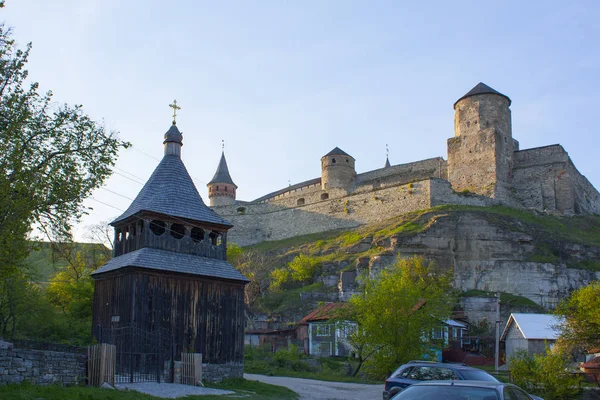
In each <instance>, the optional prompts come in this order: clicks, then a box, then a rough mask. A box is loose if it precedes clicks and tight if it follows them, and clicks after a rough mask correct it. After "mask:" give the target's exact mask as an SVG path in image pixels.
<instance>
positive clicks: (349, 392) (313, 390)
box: [244, 374, 383, 400]
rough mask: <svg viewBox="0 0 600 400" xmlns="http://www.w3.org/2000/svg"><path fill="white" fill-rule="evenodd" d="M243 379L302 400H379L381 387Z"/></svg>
mask: <svg viewBox="0 0 600 400" xmlns="http://www.w3.org/2000/svg"><path fill="white" fill-rule="evenodd" d="M244 378H246V379H249V380H253V381H260V382H264V383H269V384H271V385H279V386H285V387H287V388H289V389H292V390H293V391H294V392H296V393H298V394H299V395H300V399H302V400H381V393H382V392H383V385H365V384H361V383H346V382H325V381H316V380H313V379H300V378H287V377H284V376H265V375H255V374H244Z"/></svg>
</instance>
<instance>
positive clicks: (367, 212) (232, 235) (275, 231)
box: [214, 180, 431, 246]
mask: <svg viewBox="0 0 600 400" xmlns="http://www.w3.org/2000/svg"><path fill="white" fill-rule="evenodd" d="M326 193H327V195H328V196H329V198H328V199H325V200H321V198H320V196H321V194H323V193H321V191H319V192H318V193H313V195H314V196H316V195H319V200H315V202H312V201H309V199H310V200H312V198H310V197H308V196H307V195H306V193H298V194H297V195H295V196H293V195H292V194H290V195H288V196H287V197H286V196H283V197H282V198H281V199H280V200H278V201H277V202H269V203H261V204H245V205H243V206H227V207H215V208H214V210H215V211H216V212H217V213H219V214H220V215H221V216H223V217H224V218H226V219H227V220H228V221H230V222H231V223H232V224H233V225H234V227H233V228H232V229H231V230H230V231H229V233H228V238H229V242H230V243H231V242H232V243H236V244H238V245H240V246H247V245H250V244H254V243H259V242H262V241H264V240H280V239H286V238H289V237H294V236H298V235H305V234H310V233H317V232H324V231H329V230H334V229H344V228H354V227H357V226H359V225H363V224H369V223H373V222H379V221H383V220H386V219H388V218H391V217H393V216H396V215H401V214H404V213H407V212H410V211H415V210H420V209H425V208H429V207H431V200H430V199H431V195H430V181H429V180H425V181H419V182H412V183H408V184H406V185H398V186H392V187H386V188H381V189H370V190H368V191H364V192H355V193H351V194H347V192H346V191H345V190H343V189H332V190H328V191H326ZM301 196H302V197H301ZM299 198H305V201H306V203H305V204H304V205H295V204H297V200H298V199H299ZM240 207H243V211H241V210H240Z"/></svg>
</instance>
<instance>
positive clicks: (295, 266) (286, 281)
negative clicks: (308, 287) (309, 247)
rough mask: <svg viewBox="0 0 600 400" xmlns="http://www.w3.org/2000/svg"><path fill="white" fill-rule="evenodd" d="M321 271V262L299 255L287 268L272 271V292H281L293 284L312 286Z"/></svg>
mask: <svg viewBox="0 0 600 400" xmlns="http://www.w3.org/2000/svg"><path fill="white" fill-rule="evenodd" d="M320 270H321V262H320V261H319V260H318V259H317V258H314V257H307V256H306V255H304V254H299V255H297V256H296V257H294V259H293V260H292V261H290V262H289V263H288V265H287V266H285V267H282V268H275V269H274V270H273V271H271V285H270V286H269V288H270V289H271V290H272V291H280V290H283V289H286V288H288V287H289V286H290V285H291V284H294V283H295V284H310V283H313V281H314V279H315V278H316V276H318V274H319V273H320Z"/></svg>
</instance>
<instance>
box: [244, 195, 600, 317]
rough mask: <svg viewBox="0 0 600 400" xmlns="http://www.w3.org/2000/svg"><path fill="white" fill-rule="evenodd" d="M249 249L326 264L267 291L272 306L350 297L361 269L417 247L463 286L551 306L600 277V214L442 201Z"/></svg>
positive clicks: (301, 307)
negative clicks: (307, 280)
mask: <svg viewBox="0 0 600 400" xmlns="http://www.w3.org/2000/svg"><path fill="white" fill-rule="evenodd" d="M245 251H258V252H262V253H264V255H265V256H266V258H267V260H266V262H267V263H268V264H269V265H270V266H271V267H272V268H281V267H284V266H285V265H286V264H287V263H288V262H290V261H291V260H293V259H294V257H296V256H297V255H299V254H304V255H306V256H309V257H311V258H313V259H315V260H317V261H318V262H320V263H321V266H322V268H321V270H320V274H319V276H316V277H314V284H312V285H309V286H303V287H297V288H295V289H288V290H287V291H284V292H283V293H271V294H269V295H267V296H266V297H265V298H264V300H263V301H262V303H261V306H262V307H261V308H262V310H263V311H265V312H267V313H284V314H288V315H289V313H292V314H294V315H295V316H297V315H299V314H302V313H304V312H306V310H307V309H310V308H311V307H313V306H314V303H315V302H316V301H319V300H346V299H347V298H348V297H349V296H350V295H351V294H353V293H354V292H355V290H356V283H355V281H354V278H355V277H356V276H359V275H360V274H361V273H363V272H371V273H374V272H376V271H378V270H380V269H381V268H384V267H385V266H388V265H391V264H393V263H394V262H395V260H396V259H397V257H398V256H401V257H410V256H412V255H415V254H416V255H423V256H425V257H427V258H429V259H432V260H435V261H436V262H437V263H438V264H440V265H441V266H443V267H445V268H453V269H454V273H455V285H456V287H457V288H459V289H460V290H462V291H464V292H468V293H471V294H476V293H480V292H495V291H500V292H503V293H512V294H515V295H519V296H522V297H524V298H528V299H530V300H531V301H532V302H535V303H537V304H539V305H541V306H543V307H552V306H553V305H554V304H555V303H556V302H557V301H558V300H559V299H561V298H563V297H564V296H566V295H567V294H568V293H569V292H570V291H571V290H573V289H575V288H578V287H580V286H583V285H585V284H588V283H589V282H590V281H592V280H595V279H600V217H598V216H594V217H589V216H587V217H556V216H552V215H541V214H533V213H530V212H526V211H522V210H515V209H511V208H507V207H467V206H443V207H436V208H433V209H429V210H423V211H419V212H413V213H409V214H406V215H403V216H400V217H396V218H392V219H390V220H388V221H386V222H385V223H381V224H377V225H370V226H365V227H361V228H358V229H355V230H351V231H344V232H340V231H333V232H326V233H321V234H314V235H307V236H300V237H295V238H291V239H286V240H282V241H277V242H263V243H260V244H257V245H254V246H249V247H247V248H245ZM338 285H339V288H338ZM310 300H313V301H312V302H311V301H310ZM290 317H292V318H293V316H291V315H290Z"/></svg>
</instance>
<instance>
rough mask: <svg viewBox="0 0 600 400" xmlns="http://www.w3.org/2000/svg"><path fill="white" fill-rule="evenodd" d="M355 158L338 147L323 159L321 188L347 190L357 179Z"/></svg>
mask: <svg viewBox="0 0 600 400" xmlns="http://www.w3.org/2000/svg"><path fill="white" fill-rule="evenodd" d="M354 161H355V160H354V157H352V156H351V155H349V154H348V153H346V152H345V151H343V150H342V149H340V148H339V147H336V148H335V149H333V150H331V151H330V152H329V153H327V154H325V155H324V156H323V157H321V188H322V189H323V190H326V189H331V188H347V187H348V186H350V185H351V184H352V183H353V182H354V179H355V178H356V170H355V168H354Z"/></svg>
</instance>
